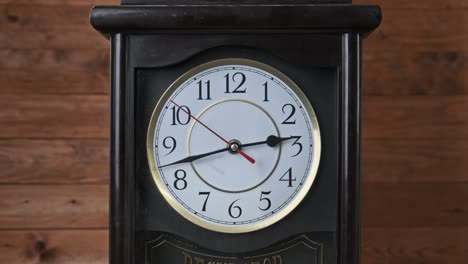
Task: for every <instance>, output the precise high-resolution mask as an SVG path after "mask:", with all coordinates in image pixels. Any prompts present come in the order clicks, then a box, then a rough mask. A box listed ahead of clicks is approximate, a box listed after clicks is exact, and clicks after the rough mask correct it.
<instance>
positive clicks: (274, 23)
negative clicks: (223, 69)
mask: <svg viewBox="0 0 468 264" xmlns="http://www.w3.org/2000/svg"><path fill="white" fill-rule="evenodd" d="M202 2H203V1H202ZM205 2H206V1H205ZM205 2H203V4H201V5H187V4H183V5H177V4H174V5H166V4H165V5H149V6H140V5H139V6H131V5H129V6H115V7H95V8H94V9H93V10H92V12H91V22H92V25H93V26H94V27H95V28H96V29H97V30H99V31H100V32H101V33H103V34H104V35H105V36H107V37H109V38H110V40H111V47H112V54H111V60H112V61H111V64H112V67H111V78H112V79H111V86H112V87H111V113H112V117H111V122H112V124H111V183H110V250H111V254H110V263H111V264H133V263H140V262H143V261H144V259H143V257H142V256H141V255H142V254H143V252H144V249H143V247H144V244H143V243H142V240H144V239H147V240H150V239H154V237H156V236H157V235H158V234H157V233H158V232H150V231H148V232H144V231H143V232H142V231H141V229H144V228H142V227H144V226H148V225H147V224H145V221H142V219H140V218H141V216H147V217H151V216H153V217H154V216H155V217H159V218H161V219H162V220H164V221H156V222H158V223H160V225H159V226H158V225H157V224H155V225H156V226H158V227H161V228H160V229H158V231H159V230H160V231H164V232H166V233H169V234H177V236H176V237H177V238H180V239H186V240H187V241H188V243H190V242H191V243H197V238H199V240H200V241H203V242H201V244H202V245H200V246H201V247H202V248H208V249H212V250H214V251H215V252H225V253H226V254H228V252H226V249H229V251H232V252H254V251H256V250H259V249H261V248H262V247H265V246H268V243H266V242H265V241H270V242H271V243H270V244H275V243H278V242H280V241H279V238H282V239H288V237H287V236H286V235H287V234H288V230H291V233H290V235H291V236H293V235H295V234H297V230H298V228H299V229H300V228H301V227H302V226H301V224H296V223H294V222H288V221H292V220H288V218H287V217H286V218H285V219H284V220H282V221H280V222H279V223H277V224H275V225H273V226H271V227H269V228H267V229H264V230H261V231H256V232H252V233H247V234H241V235H229V234H221V233H216V232H212V231H208V230H205V229H202V228H200V227H197V226H195V225H193V224H191V223H189V222H188V221H186V220H184V219H182V217H180V216H177V214H175V213H174V212H173V211H171V210H172V209H171V208H169V207H168V205H167V204H166V203H165V201H164V200H163V198H162V196H160V195H159V198H160V199H156V201H155V202H154V204H151V205H146V204H144V203H145V199H142V198H141V197H144V196H145V195H146V196H147V195H148V192H151V188H152V190H153V191H154V192H157V189H156V188H155V186H154V184H151V183H150V182H148V179H149V172H148V170H147V163H146V131H147V127H148V121H149V118H148V115H149V114H148V113H150V112H151V110H152V108H154V106H155V104H156V102H157V100H158V99H159V96H160V95H161V94H162V92H164V90H165V89H166V88H167V85H166V84H168V83H169V84H170V82H171V81H173V80H175V78H176V77H177V76H178V75H180V74H182V73H184V72H185V71H186V70H187V69H189V68H190V67H193V66H196V65H199V64H200V63H202V62H205V61H209V60H213V59H218V58H227V57H241V58H248V59H255V60H259V61H260V62H263V63H266V64H270V65H271V66H274V67H276V68H277V69H279V70H281V71H283V73H285V74H286V75H288V76H289V77H290V78H291V79H293V81H295V82H298V84H299V86H300V87H301V88H303V90H304V92H305V93H306V95H307V96H308V97H309V100H311V102H312V104H313V105H314V108H315V110H316V112H318V118H319V122H321V120H325V119H326V118H328V119H330V120H328V121H327V122H328V125H326V126H323V127H322V126H321V133H322V135H325V136H324V137H323V141H324V142H323V144H324V146H328V147H330V148H331V149H329V150H327V151H328V154H326V155H328V157H327V158H326V160H325V161H326V163H327V165H322V164H321V165H320V166H321V168H320V169H319V173H318V176H317V177H322V178H324V177H325V176H324V175H321V174H327V173H328V172H327V171H326V170H327V169H324V167H327V168H328V170H332V169H333V168H335V172H333V174H334V175H336V186H335V187H336V188H329V187H324V190H322V192H323V193H326V192H328V193H330V195H331V196H330V199H329V200H331V201H336V203H335V205H334V206H336V211H335V213H336V214H334V215H332V216H334V217H336V219H335V220H336V221H335V220H334V221H333V223H334V225H335V229H334V232H332V233H333V237H332V238H331V240H333V241H332V242H331V243H333V244H334V247H335V248H336V251H335V252H327V254H332V255H334V256H333V257H330V258H329V259H332V260H333V261H325V263H330V264H331V263H340V264H345V263H347V264H358V263H359V250H360V243H359V241H360V239H359V204H360V201H359V199H360V198H359V195H360V190H359V188H360V172H361V167H360V165H361V161H360V142H361V45H362V38H363V37H364V36H365V34H367V33H369V32H371V31H372V30H373V29H375V28H376V27H377V26H378V25H379V24H380V20H381V12H380V9H379V8H378V7H376V6H356V5H350V4H334V5H308V4H282V3H280V4H275V5H265V4H263V3H262V4H259V3H258V2H261V1H250V2H249V5H241V4H239V5H232V4H226V5H223V4H216V5H214V4H210V3H205ZM208 2H210V1H208ZM220 2H222V1H220ZM252 2H253V3H252ZM256 3H257V4H256ZM308 69H314V70H317V69H319V71H318V72H320V70H321V69H334V73H335V74H336V83H335V85H334V87H331V89H333V91H327V92H328V93H329V94H330V95H333V96H328V98H330V100H331V101H329V102H327V101H324V102H320V101H316V102H314V100H317V99H314V98H316V96H315V95H314V94H312V93H311V91H310V90H308V88H304V87H308V86H306V85H304V84H307V78H309V77H307V71H308ZM152 71H153V72H152ZM315 72H317V71H315ZM325 72H326V70H325V71H324V73H325ZM148 73H149V74H148ZM152 75H157V76H162V77H158V78H159V79H157V80H156V81H154V82H155V83H157V84H160V85H157V87H156V88H154V89H149V88H148V87H146V88H145V86H148V85H146V84H145V82H144V81H142V80H144V79H145V78H147V77H145V76H152ZM311 78H312V77H311ZM301 83H302V84H303V85H301ZM320 104H322V105H323V106H320ZM327 109H328V110H327ZM142 175H145V176H142ZM141 179H144V180H141ZM313 188H314V186H313ZM316 188H318V187H316ZM327 188H328V189H327ZM154 192H153V193H154ZM323 198H325V199H326V196H324V197H323ZM142 203H143V204H142ZM303 203H307V198H306V199H305V200H304V202H303ZM324 204H327V203H326V202H325V203H324ZM302 206H304V205H302ZM305 206H307V204H306V205H305ZM314 206H315V207H314ZM314 206H312V205H311V208H315V209H313V210H324V208H321V207H320V206H317V205H314ZM153 209H156V210H153ZM137 210H138V212H136V211H137ZM142 211H145V212H142ZM148 211H151V212H152V213H148ZM295 211H296V210H295ZM299 212H302V213H300V214H302V215H299V216H296V218H295V219H298V218H299V219H306V218H309V219H310V215H311V214H313V212H310V210H309V211H307V210H306V209H304V208H303V209H302V211H299ZM324 212H325V210H324ZM142 223H143V224H142ZM171 223H172V224H173V225H172V226H171ZM314 223H315V222H314V221H313V220H311V225H314V226H317V225H316V224H314ZM303 224H304V222H302V225H303ZM149 225H151V224H149ZM278 226H280V227H281V228H280V229H278ZM318 226H320V224H318ZM275 228H277V229H276V231H274V232H271V230H275ZM288 228H289V229H288ZM306 229H307V228H304V232H310V231H314V232H316V236H319V237H320V235H321V233H320V232H319V231H320V230H306ZM319 229H320V228H319ZM324 229H327V228H326V225H324ZM278 230H280V232H277V231H278ZM323 231H327V230H323ZM328 231H330V230H328ZM278 234H279V235H278ZM324 236H325V237H326V236H327V235H326V234H325V235H324ZM324 239H325V238H324ZM326 239H330V238H326ZM210 243H211V244H210ZM223 249H224V250H223ZM249 249H252V250H249ZM335 260H336V261H335ZM297 263H299V262H297ZM167 264H171V263H167Z"/></svg>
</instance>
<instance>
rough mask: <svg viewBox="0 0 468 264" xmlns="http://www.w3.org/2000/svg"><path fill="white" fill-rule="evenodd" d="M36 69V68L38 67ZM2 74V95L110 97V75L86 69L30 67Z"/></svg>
mask: <svg viewBox="0 0 468 264" xmlns="http://www.w3.org/2000/svg"><path fill="white" fill-rule="evenodd" d="M36 66H37V65H36ZM2 73H3V74H0V83H2V87H1V89H0V94H67V95H71V94H75V95H76V94H108V93H109V91H110V76H109V74H108V73H107V72H105V73H103V72H101V71H96V72H90V71H86V70H76V71H60V72H58V71H56V70H52V69H41V68H40V67H38V68H31V69H28V71H23V70H21V69H15V70H3V71H2Z"/></svg>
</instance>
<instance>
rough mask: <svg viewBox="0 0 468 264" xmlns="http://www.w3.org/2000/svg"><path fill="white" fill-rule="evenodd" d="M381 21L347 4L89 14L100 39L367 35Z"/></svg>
mask: <svg viewBox="0 0 468 264" xmlns="http://www.w3.org/2000/svg"><path fill="white" fill-rule="evenodd" d="M380 20H381V10H380V8H379V7H377V6H372V5H346V4H345V5H295V4H294V5H284V6H283V5H265V6H242V5H234V6H231V5H208V6H199V5H191V6H174V5H169V6H125V7H122V6H97V7H94V8H93V10H92V11H91V24H92V25H93V27H94V28H95V29H97V30H98V31H100V32H102V33H105V34H115V33H122V32H127V33H128V32H132V31H133V32H140V31H145V32H160V31H167V30H198V31H199V32H200V33H201V32H203V31H213V30H221V31H222V32H226V31H232V30H234V31H238V32H245V31H246V30H250V31H256V32H258V31H275V30H283V31H285V32H292V31H296V30H314V31H316V32H350V31H351V32H356V33H359V32H360V33H366V32H370V31H372V30H373V29H374V28H376V27H377V26H378V25H379V24H380Z"/></svg>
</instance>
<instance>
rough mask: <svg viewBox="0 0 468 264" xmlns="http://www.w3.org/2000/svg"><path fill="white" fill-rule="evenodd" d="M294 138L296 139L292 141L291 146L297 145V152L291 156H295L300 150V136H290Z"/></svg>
mask: <svg viewBox="0 0 468 264" xmlns="http://www.w3.org/2000/svg"><path fill="white" fill-rule="evenodd" d="M292 138H294V139H296V140H295V141H294V143H293V144H292V146H297V147H296V148H297V153H296V154H295V155H293V156H291V157H297V155H299V154H301V152H302V144H301V143H300V142H299V140H300V139H301V136H296V137H292Z"/></svg>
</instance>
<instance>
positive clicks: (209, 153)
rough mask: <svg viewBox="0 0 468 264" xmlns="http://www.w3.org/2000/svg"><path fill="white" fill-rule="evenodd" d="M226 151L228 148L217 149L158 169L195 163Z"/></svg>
mask: <svg viewBox="0 0 468 264" xmlns="http://www.w3.org/2000/svg"><path fill="white" fill-rule="evenodd" d="M228 150H229V148H223V149H218V150H215V151H211V152H208V153H204V154H199V155H193V156H188V157H186V158H184V159H181V160H178V161H176V162H172V163H169V164H166V165H164V166H161V167H160V168H164V167H167V166H171V165H175V164H181V163H186V162H192V161H196V160H198V159H201V158H204V157H208V156H211V155H214V154H218V153H221V152H225V151H228Z"/></svg>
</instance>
